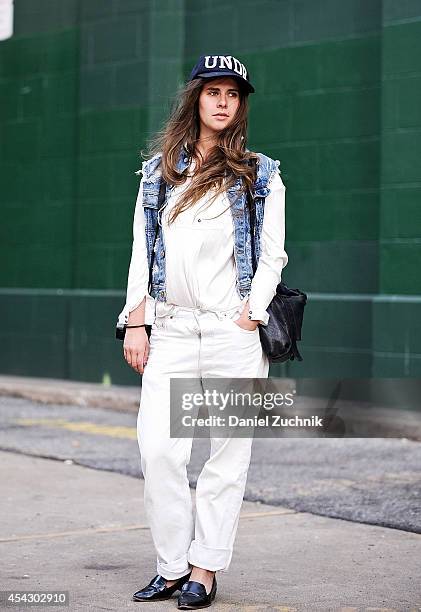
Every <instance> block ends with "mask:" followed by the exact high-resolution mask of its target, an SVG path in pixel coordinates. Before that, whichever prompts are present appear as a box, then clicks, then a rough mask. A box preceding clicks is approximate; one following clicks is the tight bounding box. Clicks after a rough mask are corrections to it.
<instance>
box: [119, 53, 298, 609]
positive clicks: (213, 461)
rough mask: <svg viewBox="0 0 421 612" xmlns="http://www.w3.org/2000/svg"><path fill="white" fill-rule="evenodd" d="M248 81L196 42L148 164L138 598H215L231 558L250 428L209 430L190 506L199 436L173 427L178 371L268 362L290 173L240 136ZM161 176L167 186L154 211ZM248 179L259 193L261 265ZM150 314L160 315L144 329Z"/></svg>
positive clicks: (259, 367) (139, 343)
mask: <svg viewBox="0 0 421 612" xmlns="http://www.w3.org/2000/svg"><path fill="white" fill-rule="evenodd" d="M253 92H254V89H253V87H252V85H251V83H250V81H249V78H248V74H247V70H246V68H245V66H244V65H243V64H242V63H241V62H239V60H238V59H236V58H234V57H232V56H201V58H200V59H199V61H198V63H197V64H196V66H195V67H194V68H193V70H192V73H191V75H190V79H189V81H188V82H187V84H186V85H185V87H184V89H183V90H182V92H181V95H180V99H179V101H178V106H177V108H176V109H175V110H174V111H173V112H172V114H171V117H170V118H169V120H168V122H167V124H166V126H165V128H164V130H163V131H162V132H161V133H160V134H159V135H158V137H157V139H156V140H155V144H154V146H153V147H152V150H151V153H152V154H153V156H152V158H151V159H149V160H148V161H146V162H143V164H142V171H141V172H142V174H143V178H142V180H141V183H140V188H139V194H138V198H137V202H136V209H135V215H134V224H133V249H132V258H131V262H130V268H129V276H128V286H127V300H126V304H125V307H124V309H123V311H122V312H121V313H120V316H119V324H128V327H127V331H126V335H125V340H124V357H125V359H126V361H127V363H128V364H129V365H130V366H131V367H132V368H133V369H134V370H136V371H137V372H139V373H140V374H143V379H142V392H141V401H140V409H139V416H138V442H139V448H140V454H141V466H142V472H143V475H144V479H145V490H144V491H145V492H144V500H145V511H146V516H147V520H148V523H149V525H150V528H151V533H152V537H153V541H154V546H155V548H156V552H157V572H158V575H157V576H155V578H153V579H152V580H151V582H150V583H149V584H148V585H147V586H146V587H144V588H142V589H141V590H139V591H137V592H136V593H135V595H134V596H133V599H134V600H135V601H155V600H158V599H159V600H163V599H169V598H170V597H171V596H172V594H173V593H174V592H175V591H177V590H181V593H180V595H179V599H178V608H179V609H196V608H202V607H207V606H209V605H211V603H212V601H213V599H214V598H215V594H216V572H217V571H221V572H226V571H227V570H228V567H229V565H230V561H231V556H232V552H233V543H234V539H235V535H236V531H237V525H238V520H239V515H240V510H241V504H242V500H243V495H244V489H245V484H246V479H247V471H248V467H249V462H250V455H251V445H252V438H238V437H237V438H232V437H231V438H227V437H225V438H224V437H212V438H211V452H210V457H209V459H208V461H207V462H206V464H205V465H204V467H203V469H202V472H201V474H200V476H199V478H198V481H197V487H196V515H195V517H194V515H193V506H192V499H191V494H190V488H189V482H188V478H187V472H186V466H187V464H188V462H189V460H190V453H191V446H192V437H171V436H170V379H171V378H188V379H195V380H198V381H200V380H201V378H218V377H227V378H229V377H231V378H267V376H268V371H269V363H268V359H267V357H266V356H265V354H264V353H263V351H262V347H261V344H260V339H259V330H258V329H257V327H258V325H259V324H260V325H267V322H268V314H267V312H266V309H267V307H268V305H269V303H270V302H271V300H272V298H273V296H274V294H275V289H276V286H277V285H278V283H279V282H280V278H281V271H282V269H283V267H285V265H286V264H287V261H288V256H287V254H286V252H285V250H284V205H285V186H284V185H283V183H282V180H281V177H280V174H279V171H278V166H279V161H277V160H273V159H271V158H269V157H267V156H265V155H262V154H256V153H252V152H250V151H249V150H248V149H246V137H247V115H248V95H249V93H253ZM250 160H251V161H253V160H256V161H257V165H256V164H255V165H253V164H250V163H249V162H250ZM139 173H140V171H139ZM161 176H162V177H163V178H164V180H165V182H166V184H167V188H166V192H165V200H164V203H163V205H162V207H161V209H160V210H159V211H158V201H159V191H160V181H161ZM246 188H248V189H250V190H251V191H252V193H253V197H254V200H253V206H254V207H255V217H256V220H255V223H256V230H255V251H256V258H257V261H258V266H257V269H256V272H255V274H253V269H252V258H251V248H250V218H249V214H248V208H247V199H246V198H247V194H246ZM161 193H162V192H161ZM263 212H264V215H263ZM157 229H158V233H157V236H156V235H155V234H156V230H157ZM155 239H156V242H155ZM154 244H155V247H154ZM152 251H154V263H153V274H152V284H151V289H150V294H149V293H148V279H149V265H150V263H151V256H152ZM145 323H146V324H153V325H152V333H151V336H150V339H149V341H148V336H147V334H146V332H145V328H144V325H145ZM132 326H133V327H132Z"/></svg>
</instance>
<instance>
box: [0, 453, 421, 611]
mask: <svg viewBox="0 0 421 612" xmlns="http://www.w3.org/2000/svg"><path fill="white" fill-rule="evenodd" d="M0 459H1V463H0V478H1V481H2V483H3V492H2V505H3V508H2V509H3V512H2V515H3V519H2V523H1V528H0V529H1V531H0V547H1V548H0V550H1V553H2V561H3V563H2V569H1V578H2V580H1V583H2V585H3V586H2V589H3V590H12V589H13V590H38V591H41V590H67V591H69V592H70V598H71V599H70V608H67V609H70V610H72V612H73V611H77V612H79V611H81V612H82V611H83V612H86V611H88V610H89V611H90V610H92V611H93V610H116V611H120V610H126V609H127V610H130V609H132V610H135V609H136V610H139V609H140V607H142V609H145V610H146V608H147V606H149V607H150V609H152V608H153V609H154V610H158V611H159V612H161V611H165V610H174V609H177V606H176V601H177V600H176V596H175V597H174V598H173V599H172V600H170V601H167V602H161V603H156V604H140V603H134V602H132V601H131V595H132V593H133V592H134V591H135V590H137V589H138V588H139V587H141V586H144V585H145V584H147V583H148V582H149V580H150V579H151V578H152V577H153V576H154V575H155V574H156V562H155V553H154V549H153V544H152V540H151V536H150V532H149V529H148V527H147V525H146V521H145V516H144V508H143V484H144V483H143V480H140V479H136V478H131V477H129V476H124V475H121V474H116V473H110V472H104V471H97V470H93V469H90V468H85V467H81V466H78V465H74V464H72V463H71V462H62V461H53V460H47V459H40V458H36V457H29V456H25V455H20V454H16V453H9V452H0ZM194 494H195V491H194V490H192V496H193V498H194ZM420 543H421V536H420V535H417V534H414V533H407V532H403V531H398V530H394V529H387V528H382V527H376V526H371V525H364V524H361V523H352V522H348V521H343V520H338V519H331V518H326V517H320V516H314V515H311V514H307V513H298V512H295V511H293V510H288V509H284V508H282V507H273V506H268V505H266V504H265V505H262V504H259V503H250V502H244V503H243V509H242V515H241V520H240V523H239V528H238V534H237V540H236V546H235V551H234V556H233V560H232V563H231V566H230V568H229V571H228V572H227V573H225V574H224V573H218V574H217V578H218V592H217V595H216V600H215V602H214V604H213V606H212V609H214V610H215V612H217V611H218V610H226V611H229V612H236V611H242V612H260V611H261V612H263V611H265V612H269V611H272V610H283V611H284V612H286V611H297V612H299V611H301V610H309V611H310V610H311V611H316V610H317V611H318V610H320V611H322V610H323V611H326V610H332V611H341V612H354V611H355V612H357V611H358V612H360V611H361V610H369V609H370V610H373V608H375V609H377V610H378V609H379V608H381V609H382V610H389V611H390V610H399V611H401V610H405V611H409V610H411V611H412V610H413V611H415V610H419V609H420V604H421V597H420V586H419V573H420V572H419V569H420V565H419V559H420V554H419V553H420ZM37 609H43V608H42V607H38V608H37ZM48 609H51V610H60V609H66V608H59V607H54V608H48ZM148 609H149V608H148Z"/></svg>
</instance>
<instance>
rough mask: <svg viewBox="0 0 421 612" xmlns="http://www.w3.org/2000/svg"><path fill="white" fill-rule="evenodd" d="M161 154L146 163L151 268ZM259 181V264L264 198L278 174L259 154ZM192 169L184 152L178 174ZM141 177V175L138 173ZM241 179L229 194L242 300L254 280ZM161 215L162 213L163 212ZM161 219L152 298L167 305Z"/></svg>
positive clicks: (145, 206)
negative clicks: (165, 302) (188, 167)
mask: <svg viewBox="0 0 421 612" xmlns="http://www.w3.org/2000/svg"><path fill="white" fill-rule="evenodd" d="M161 155H162V154H161V153H158V154H157V155H154V157H152V158H151V159H149V160H147V161H145V162H143V164H142V171H141V172H142V174H143V210H144V213H145V231H146V245H147V253H148V265H149V266H150V264H151V255H152V248H153V242H154V238H155V232H156V225H157V223H158V195H159V185H160V179H161V168H160V162H161ZM258 156H259V160H258V163H257V180H256V183H255V184H254V203H255V211H256V212H255V219H256V222H255V252H256V260H257V261H259V256H260V237H261V233H262V225H263V214H264V207H265V198H266V196H268V195H269V193H270V189H269V188H268V184H269V183H270V181H271V179H272V177H273V176H274V174H275V173H276V171H277V170H278V166H279V161H278V160H274V159H271V158H270V157H267V156H266V155H263V154H262V153H258ZM188 165H189V158H188V154H187V152H186V151H185V150H184V149H183V150H182V151H181V153H180V156H179V159H178V163H177V170H178V172H183V170H185V169H186V168H187V166H188ZM139 174H140V172H139ZM241 186H242V179H241V178H238V179H237V181H236V182H235V184H234V185H233V186H232V187H230V188H229V189H228V190H227V197H228V200H229V202H230V204H231V207H230V210H231V215H232V221H233V226H234V259H235V264H236V270H237V280H236V288H237V291H238V294H239V295H240V297H241V299H243V298H244V297H246V295H248V294H249V293H250V289H251V281H252V279H253V268H252V257H251V241H250V218H249V214H248V210H247V204H246V194H245V193H244V194H242V193H241V191H240V190H241ZM172 189H174V186H172V185H167V187H166V193H165V202H164V204H163V206H165V203H166V201H167V197H168V194H169V193H170V191H171V190H172ZM161 212H162V209H161ZM160 221H161V219H159V230H158V236H157V240H156V244H155V259H154V265H153V269H152V288H151V291H150V295H151V296H152V297H153V298H155V299H157V300H159V301H163V302H164V301H166V288H165V243H164V235H163V231H162V226H161V223H160Z"/></svg>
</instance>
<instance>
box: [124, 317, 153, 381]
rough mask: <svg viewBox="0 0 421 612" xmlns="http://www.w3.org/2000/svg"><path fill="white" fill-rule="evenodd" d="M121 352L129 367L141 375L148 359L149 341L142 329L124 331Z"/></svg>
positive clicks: (134, 328)
mask: <svg viewBox="0 0 421 612" xmlns="http://www.w3.org/2000/svg"><path fill="white" fill-rule="evenodd" d="M123 352H124V359H125V360H126V361H127V363H128V364H129V366H131V367H132V368H133V369H134V370H136V372H138V373H139V374H143V372H144V370H145V366H146V364H147V362H148V357H149V339H148V335H147V333H146V331H145V328H144V327H133V328H129V329H126V333H125V336H124V344H123Z"/></svg>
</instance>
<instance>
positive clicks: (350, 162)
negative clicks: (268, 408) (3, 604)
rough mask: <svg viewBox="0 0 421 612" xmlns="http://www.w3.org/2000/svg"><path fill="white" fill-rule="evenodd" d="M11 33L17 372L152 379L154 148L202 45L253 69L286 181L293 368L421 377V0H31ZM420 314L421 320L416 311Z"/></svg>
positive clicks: (8, 115)
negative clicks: (136, 366)
mask: <svg viewBox="0 0 421 612" xmlns="http://www.w3.org/2000/svg"><path fill="white" fill-rule="evenodd" d="M14 32H15V34H14V36H13V38H12V39H10V40H8V41H3V42H1V43H0V90H1V92H0V93H1V104H2V107H1V116H0V122H1V124H0V125H1V142H2V144H1V149H0V155H1V160H0V163H1V192H2V196H3V198H2V199H3V223H2V225H1V228H2V229H1V232H2V240H1V244H0V248H1V249H2V261H3V262H4V265H3V266H1V268H0V270H1V271H0V274H1V279H0V286H1V287H2V289H1V294H2V299H1V315H2V316H1V323H0V336H1V341H2V345H3V347H4V350H3V351H2V352H1V363H0V369H1V371H2V372H3V373H11V374H23V375H34V376H57V377H63V378H72V379H78V380H90V381H100V380H102V379H103V378H104V377H107V378H108V377H110V378H111V380H112V382H114V383H124V384H136V383H137V382H138V381H139V377H138V376H137V375H136V374H135V373H134V372H132V371H131V370H130V368H129V367H128V366H127V365H126V364H125V362H124V360H123V359H122V354H121V351H122V347H121V343H119V342H117V341H116V340H115V339H114V325H115V320H116V316H117V314H118V313H119V312H120V309H121V308H122V306H123V304H124V299H125V285H126V280H127V271H128V264H129V259H130V252H131V240H132V235H131V224H132V218H133V211H134V202H135V198H136V193H137V188H138V178H137V177H136V176H135V174H134V172H135V170H137V169H138V168H139V167H140V158H139V155H138V153H139V150H140V149H141V148H142V147H143V146H144V145H145V142H146V139H147V137H148V135H150V134H152V133H153V132H154V130H156V129H157V128H159V127H160V125H161V122H162V120H163V118H164V117H165V116H166V114H167V112H168V109H169V106H170V103H171V101H172V97H173V95H174V92H175V91H176V89H177V87H178V85H179V84H181V83H182V82H183V81H184V80H185V78H186V77H187V75H188V73H189V71H190V69H191V67H192V65H193V64H194V62H195V61H196V60H197V57H198V56H199V55H200V54H201V53H205V52H209V53H232V54H234V55H238V56H239V57H240V58H241V59H242V60H244V62H245V63H246V64H247V66H248V67H249V68H250V74H251V77H252V81H253V83H254V84H255V87H256V91H257V93H256V94H254V95H253V96H251V112H250V131H249V136H250V138H249V147H250V148H252V149H254V150H257V151H262V152H264V153H266V154H268V155H271V156H272V157H274V158H276V159H279V160H280V162H281V170H282V176H283V180H284V182H285V184H286V186H287V241H286V248H287V251H288V254H289V257H290V261H289V264H288V266H287V268H285V270H284V280H285V281H286V282H287V284H288V285H290V286H293V287H299V288H301V289H303V290H304V291H306V292H307V293H308V294H309V302H308V306H307V312H306V316H305V323H304V328H303V337H304V341H303V342H302V343H301V345H300V348H302V353H303V356H304V358H305V360H304V361H303V362H302V363H298V364H295V363H288V364H285V365H283V366H277V367H274V368H273V369H272V373H273V374H276V375H279V374H285V375H291V376H298V377H300V376H314V377H334V376H342V377H351V376H361V377H368V376H371V375H373V376H378V377H382V376H390V377H395V376H396V377H401V376H402V377H408V376H412V377H416V376H418V375H419V374H420V372H421V336H420V333H419V332H418V331H417V329H418V328H419V326H418V325H417V319H418V318H419V313H420V301H421V297H420V294H421V280H420V278H421V276H420V274H419V272H418V270H419V269H420V263H421V257H420V251H421V246H420V235H421V232H420V226H421V213H420V210H421V208H420V206H419V201H420V198H419V195H420V184H421V183H420V180H421V177H420V174H421V166H420V164H419V159H420V147H421V137H420V127H421V113H420V110H419V109H420V105H419V103H418V100H419V94H420V90H421V87H420V82H421V81H420V79H421V59H420V58H421V54H420V46H421V43H420V41H421V8H420V5H419V2H417V1H416V0H413V1H412V2H411V1H410V0H408V1H407V2H405V3H396V2H394V1H393V0H383V2H382V1H381V0H371V1H370V2H362V1H361V0H344V1H343V2H340V3H338V2H336V1H334V0H323V1H322V0H285V1H281V2H280V1H269V0H264V1H261V2H255V1H254V0H253V1H251V0H250V1H249V0H243V1H242V2H241V3H240V2H231V3H230V2H226V1H224V2H222V0H221V1H219V0H207V1H206V0H202V1H199V2H198V1H197V0H195V1H193V0H184V1H178V0H172V1H171V0H167V1H158V0H156V1H147V0H143V1H142V0H110V1H109V2H102V1H100V0H80V1H77V0H56V1H55V2H51V1H49V0H37V2H33V1H32V0H15V25H14ZM417 315H418V316H417Z"/></svg>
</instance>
